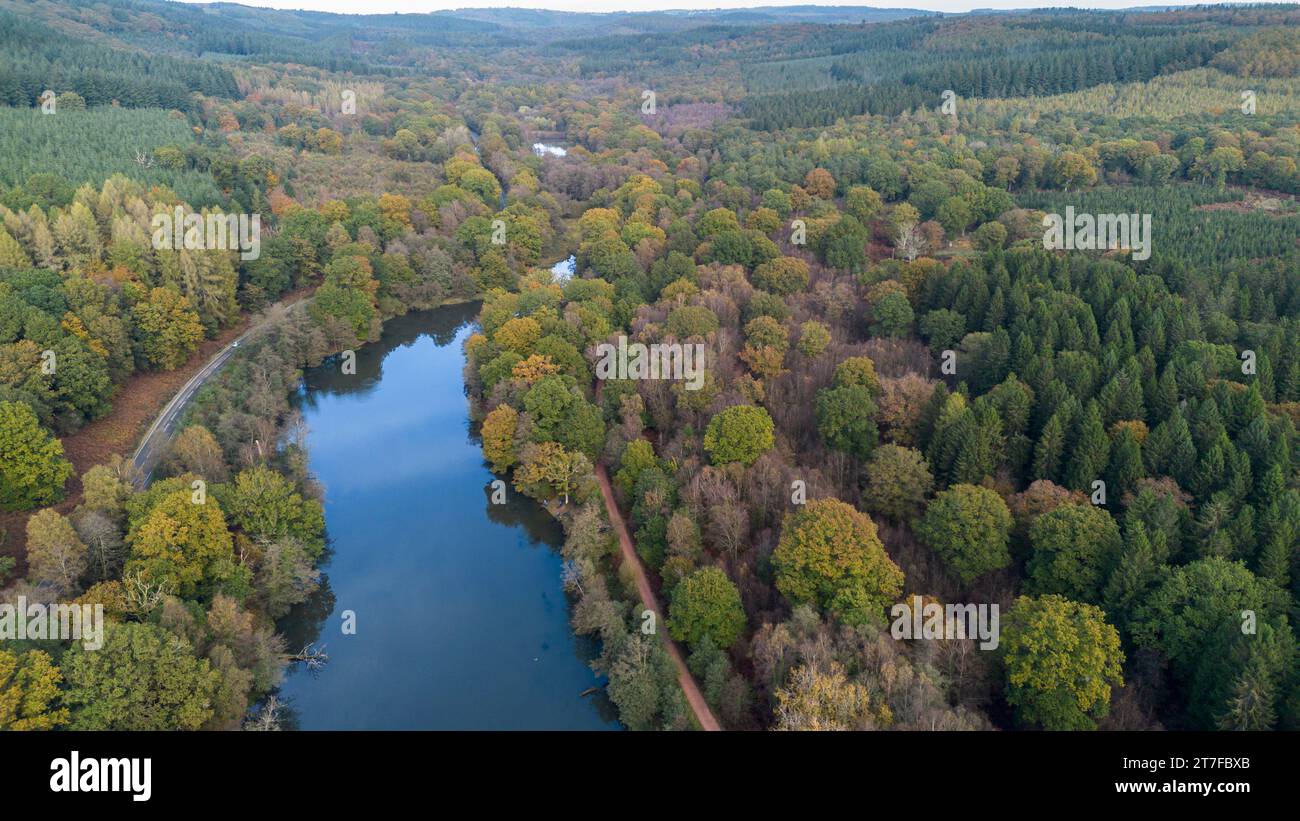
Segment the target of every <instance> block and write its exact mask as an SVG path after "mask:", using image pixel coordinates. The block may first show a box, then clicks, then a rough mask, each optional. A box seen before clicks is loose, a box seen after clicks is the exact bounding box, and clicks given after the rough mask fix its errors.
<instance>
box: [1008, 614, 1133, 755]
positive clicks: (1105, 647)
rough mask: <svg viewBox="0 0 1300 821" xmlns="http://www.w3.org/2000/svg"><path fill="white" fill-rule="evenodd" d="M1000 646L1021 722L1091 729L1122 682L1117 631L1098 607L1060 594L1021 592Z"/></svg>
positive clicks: (1049, 727) (1052, 727) (1010, 696)
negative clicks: (1042, 594) (1040, 594)
mask: <svg viewBox="0 0 1300 821" xmlns="http://www.w3.org/2000/svg"><path fill="white" fill-rule="evenodd" d="M1001 647H1002V652H1003V662H1004V664H1005V667H1006V675H1007V684H1006V695H1007V703H1008V704H1010V705H1011V706H1012V707H1013V708H1014V709H1015V711H1016V716H1017V717H1018V718H1019V720H1020V722H1021V723H1022V724H1027V725H1035V726H1041V727H1043V728H1044V729H1047V730H1091V729H1095V728H1096V726H1097V720H1098V719H1101V718H1105V717H1106V715H1107V713H1109V712H1110V695H1111V690H1112V689H1113V688H1115V687H1119V686H1121V685H1122V684H1123V683H1124V681H1123V676H1122V672H1121V671H1122V667H1123V664H1124V653H1123V652H1122V651H1121V650H1120V645H1119V634H1118V633H1117V632H1115V628H1114V627H1112V626H1110V625H1109V624H1107V623H1106V614H1105V613H1103V612H1102V611H1101V609H1100V608H1097V607H1093V606H1092V605H1089V604H1079V603H1078V602H1073V601H1070V600H1069V599H1066V598H1064V597H1062V596H1042V597H1040V598H1031V597H1027V596H1021V597H1020V598H1018V599H1016V601H1015V603H1014V604H1013V605H1012V606H1011V609H1010V610H1009V611H1008V612H1007V616H1006V621H1005V622H1004V623H1003V625H1002V640H1001Z"/></svg>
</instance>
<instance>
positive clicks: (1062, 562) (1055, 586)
mask: <svg viewBox="0 0 1300 821" xmlns="http://www.w3.org/2000/svg"><path fill="white" fill-rule="evenodd" d="M1029 543H1030V545H1031V547H1032V549H1033V554H1032V555H1031V556H1030V559H1029V563H1028V565H1027V567H1026V571H1027V572H1028V575H1029V589H1030V590H1031V591H1032V592H1033V593H1035V594H1044V593H1059V594H1060V595H1062V596H1067V597H1069V598H1071V599H1074V600H1076V601H1085V602H1091V603H1097V602H1100V601H1101V590H1102V586H1103V585H1104V584H1105V582H1106V578H1107V577H1108V576H1109V574H1110V572H1111V570H1112V569H1113V568H1114V567H1115V565H1116V563H1117V562H1118V561H1119V557H1120V553H1121V551H1122V550H1123V539H1122V538H1121V537H1120V532H1119V525H1117V524H1115V520H1114V519H1112V518H1111V517H1110V514H1109V513H1107V512H1106V511H1105V510H1104V509H1103V508H1100V507H1094V506H1093V505H1090V504H1066V505H1061V506H1060V507H1057V508H1055V509H1054V510H1050V511H1048V512H1047V513H1044V514H1043V515H1041V516H1039V517H1038V518H1036V519H1034V522H1033V524H1031V525H1030V526H1029Z"/></svg>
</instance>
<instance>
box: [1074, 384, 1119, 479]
mask: <svg viewBox="0 0 1300 821" xmlns="http://www.w3.org/2000/svg"><path fill="white" fill-rule="evenodd" d="M1109 460H1110V440H1109V439H1108V438H1106V428H1105V427H1104V426H1103V425H1102V423H1101V413H1100V411H1099V410H1098V409H1097V403H1096V402H1090V403H1088V410H1087V411H1086V412H1085V413H1084V416H1083V418H1082V419H1081V420H1080V422H1079V429H1078V434H1077V435H1076V436H1075V439H1074V447H1073V448H1072V449H1071V451H1070V466H1069V469H1068V470H1067V472H1066V480H1065V485H1066V487H1069V488H1073V489H1074V490H1083V491H1087V490H1091V489H1092V483H1093V482H1094V481H1096V480H1097V479H1100V478H1101V476H1102V473H1103V472H1104V471H1105V469H1106V464H1107V462H1108V461H1109Z"/></svg>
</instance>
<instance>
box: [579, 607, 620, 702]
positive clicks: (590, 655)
mask: <svg viewBox="0 0 1300 821" xmlns="http://www.w3.org/2000/svg"><path fill="white" fill-rule="evenodd" d="M569 623H570V624H572V623H573V602H572V601H570V602H569ZM573 655H575V656H577V657H578V661H581V662H582V663H583V664H585V665H587V666H588V667H590V666H591V663H592V661H594V660H595V659H597V658H600V639H598V638H596V637H594V636H584V635H581V634H579V633H574V634H573ZM608 682H609V679H607V678H605V677H604V676H597V677H596V680H595V681H594V682H592V685H591V686H592V687H599V688H600V689H599V690H597V691H596V692H594V693H592V694H591V695H589V696H583V698H589V699H591V703H592V706H593V707H595V708H596V714H597V715H598V716H600V720H601V721H605V722H610V721H618V708H617V707H615V706H614V702H612V701H610V700H609V693H607V692H605V685H606V684H607V683H608Z"/></svg>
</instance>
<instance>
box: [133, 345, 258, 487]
mask: <svg viewBox="0 0 1300 821" xmlns="http://www.w3.org/2000/svg"><path fill="white" fill-rule="evenodd" d="M252 332H253V331H252V330H251V329H250V330H248V331H245V332H244V333H243V334H242V335H240V336H239V338H237V339H236V340H234V341H233V342H231V343H230V344H229V345H227V346H226V347H224V348H222V349H221V350H220V351H218V352H217V354H216V355H215V356H213V357H212V358H211V359H209V360H208V362H207V364H206V365H204V366H203V367H202V368H200V369H199V372H198V373H196V374H194V376H192V377H190V380H189V381H188V382H186V383H185V384H184V385H182V386H181V389H180V390H178V391H177V392H176V395H175V396H173V397H172V398H171V401H169V402H168V403H167V404H166V405H165V406H163V409H162V412H161V413H159V414H158V418H157V419H155V420H154V422H153V424H152V425H150V426H149V430H147V431H145V434H144V436H143V437H141V439H140V444H139V446H138V447H136V449H135V453H134V454H132V456H131V461H132V462H133V463H134V464H135V467H136V469H137V470H138V471H139V476H140V486H141V488H145V487H148V486H149V482H150V481H151V480H152V479H153V471H154V468H155V467H156V466H157V464H158V460H159V459H161V458H162V455H163V453H164V452H165V451H166V449H167V443H168V442H169V441H170V440H171V437H172V433H173V432H174V431H175V430H176V423H177V422H179V421H180V418H181V414H182V413H184V412H185V408H186V406H187V405H189V403H190V400H191V399H193V398H194V394H196V393H198V390H199V388H201V387H202V386H203V383H204V382H206V381H208V380H209V379H211V378H212V376H213V374H215V373H216V372H217V371H219V370H221V366H222V365H225V364H226V360H228V359H230V357H231V356H232V355H233V354H234V352H235V350H236V349H238V347H239V343H240V342H243V341H244V339H245V338H247V337H248V335H249V334H250V333H252Z"/></svg>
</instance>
